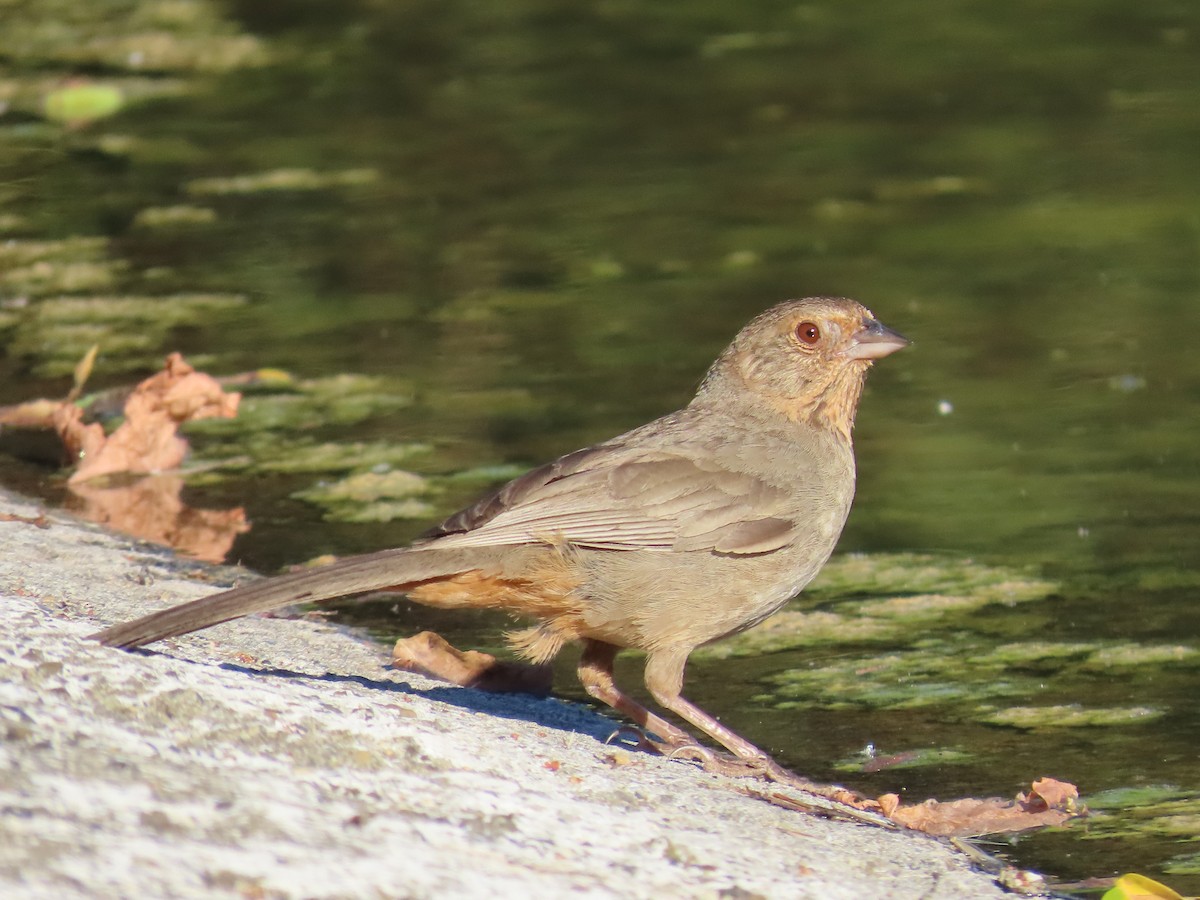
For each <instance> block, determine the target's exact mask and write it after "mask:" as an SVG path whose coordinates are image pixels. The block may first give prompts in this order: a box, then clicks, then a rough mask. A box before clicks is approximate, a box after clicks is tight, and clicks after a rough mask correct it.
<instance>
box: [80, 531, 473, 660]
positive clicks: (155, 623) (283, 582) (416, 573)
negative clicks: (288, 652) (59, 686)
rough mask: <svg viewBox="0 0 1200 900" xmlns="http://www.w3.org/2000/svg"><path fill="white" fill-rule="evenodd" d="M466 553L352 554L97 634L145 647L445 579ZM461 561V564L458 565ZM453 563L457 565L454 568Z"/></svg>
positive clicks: (102, 640)
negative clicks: (258, 617) (296, 607)
mask: <svg viewBox="0 0 1200 900" xmlns="http://www.w3.org/2000/svg"><path fill="white" fill-rule="evenodd" d="M463 556H464V554H463V553H462V551H461V550H460V551H457V552H450V553H447V552H446V551H438V550H433V549H430V550H412V549H408V548H400V549H396V550H382V551H380V552H378V553H368V554H365V555H363V556H352V557H349V558H348V559H343V560H339V561H338V562H335V563H332V564H331V565H328V566H322V567H320V568H317V569H310V570H307V571H304V572H296V573H294V574H290V575H281V576H279V577H276V578H267V579H264V580H262V581H258V582H255V583H254V584H249V585H246V586H245V587H239V588H234V589H233V590H230V591H225V592H224V593H220V594H213V595H211V596H208V597H201V598H200V599H199V600H192V601H191V602H190V603H183V604H180V605H179V606H174V607H171V608H170V609H164V610H162V611H161V612H156V613H152V614H151V615H148V616H143V617H142V618H140V619H135V620H134V621H132V622H124V623H122V624H119V625H113V626H112V627H110V628H106V629H104V630H103V631H100V632H97V633H96V634H93V635H91V639H92V640H96V641H99V642H100V643H102V644H105V645H107V646H109V647H130V648H132V647H142V646H145V645H146V644H151V643H153V642H154V641H158V640H162V639H163V638H169V637H178V636H179V635H181V634H188V633H189V632H192V631H199V630H200V629H201V628H208V627H209V626H210V625H218V624H220V623H221V622H228V621H229V620H230V619H236V618H239V617H240V616H246V615H250V614H251V613H256V612H266V611H268V610H271V609H278V608H279V607H281V606H288V605H290V604H292V603H302V602H314V603H315V602H317V601H320V600H330V599H332V598H334V597H344V596H347V595H349V594H361V593H364V592H366V591H378V590H383V589H384V588H391V587H398V586H401V585H412V584H418V583H420V582H422V581H425V580H428V579H432V578H438V577H444V576H446V575H448V574H451V573H452V572H454V571H457V570H458V569H460V568H461V564H462V563H463V562H464V559H463ZM453 563H458V565H453ZM448 564H451V566H450V568H449V569H448Z"/></svg>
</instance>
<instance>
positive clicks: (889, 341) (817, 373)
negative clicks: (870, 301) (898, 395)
mask: <svg viewBox="0 0 1200 900" xmlns="http://www.w3.org/2000/svg"><path fill="white" fill-rule="evenodd" d="M907 343H908V341H907V340H906V339H905V338H903V337H901V336H900V335H899V334H897V333H896V332H894V331H892V330H891V329H890V328H887V327H885V326H884V325H883V324H882V323H880V322H879V321H878V320H877V319H876V318H875V316H874V314H873V313H872V312H871V311H870V310H869V309H867V308H866V307H865V306H863V305H862V304H860V303H857V302H856V301H854V300H850V299H847V298H845V297H807V298H805V299H803V300H789V301H787V302H785V303H780V304H778V305H777V306H773V307H772V308H771V309H769V310H767V311H766V312H764V313H763V314H762V315H760V316H758V317H757V318H756V319H754V321H752V322H751V323H750V324H749V325H747V326H746V327H745V328H743V329H742V330H741V331H740V332H738V335H737V337H735V338H734V339H733V343H732V344H730V345H729V347H727V348H726V350H725V352H724V353H722V354H721V356H720V358H718V359H717V361H716V362H715V363H713V366H712V368H711V369H709V372H708V375H707V376H706V377H705V379H704V382H703V384H702V385H701V386H700V391H699V393H698V394H697V397H696V401H694V402H703V403H709V402H713V403H718V404H726V403H733V402H737V401H749V402H750V403H752V404H754V405H758V406H760V407H762V408H764V409H770V410H774V411H776V412H780V413H782V414H784V415H785V416H787V417H788V418H789V419H793V420H795V421H806V422H809V423H811V424H813V425H816V426H818V427H824V428H831V429H833V430H835V431H837V432H839V433H841V434H843V435H844V436H845V437H846V438H847V439H849V437H850V430H851V429H852V428H853V426H854V414H855V411H856V410H857V407H858V398H859V395H860V394H861V393H862V387H863V381H864V379H865V378H866V374H867V369H868V368H870V366H871V363H872V362H874V361H875V360H876V359H880V358H882V357H884V356H887V355H888V354H890V353H894V352H895V351H897V350H899V349H900V348H901V347H904V346H905V345H906V344H907Z"/></svg>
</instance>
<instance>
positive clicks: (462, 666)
mask: <svg viewBox="0 0 1200 900" xmlns="http://www.w3.org/2000/svg"><path fill="white" fill-rule="evenodd" d="M392 665H393V666H395V667H396V668H397V669H404V670H405V671H407V672H419V673H421V674H423V675H431V676H432V677H434V678H440V679H441V680H443V681H449V682H450V683H451V684H457V685H461V686H463V687H473V688H479V689H480V690H484V691H491V692H493V693H525V694H539V695H544V694H548V693H550V687H551V681H552V678H553V671H552V669H551V668H550V667H549V666H545V665H542V666H532V665H528V664H524V663H515V662H505V661H502V660H498V659H496V657H494V656H492V655H491V654H490V653H481V652H479V651H478V650H466V651H463V650H459V649H457V648H455V647H453V646H451V645H450V644H449V643H448V642H447V641H446V640H445V638H443V637H441V636H440V635H437V634H434V633H433V632H432V631H422V632H421V633H420V634H415V635H413V636H412V637H410V638H402V639H400V640H398V641H397V642H396V646H395V648H394V649H393V650H392Z"/></svg>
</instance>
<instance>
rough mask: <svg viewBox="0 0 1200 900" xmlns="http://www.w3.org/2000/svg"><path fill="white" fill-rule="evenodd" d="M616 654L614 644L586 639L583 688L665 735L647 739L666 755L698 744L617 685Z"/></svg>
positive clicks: (581, 669) (581, 675)
mask: <svg viewBox="0 0 1200 900" xmlns="http://www.w3.org/2000/svg"><path fill="white" fill-rule="evenodd" d="M616 656H617V648H616V647H614V646H613V645H612V644H606V643H604V642H603V641H597V640H585V641H584V643H583V655H582V656H581V657H580V659H579V669H578V673H579V680H580V682H582V684H583V689H584V690H585V691H587V692H588V694H590V695H591V696H592V697H595V698H596V699H597V700H599V701H600V702H601V703H604V704H606V705H608V706H610V707H612V708H613V709H615V710H616V711H617V712H619V713H622V714H623V715H626V716H628V717H629V718H631V719H633V721H634V722H636V723H637V724H638V725H639V726H641V727H642V728H645V729H647V730H648V731H651V732H653V733H654V734H657V735H658V736H659V737H660V738H662V740H663V743H661V744H660V743H657V742H655V741H649V740H648V741H647V743H648V744H650V746H651V748H652V749H655V750H657V751H659V752H660V753H663V754H664V755H665V754H667V753H669V752H671V751H672V750H674V749H676V748H678V747H682V746H688V745H695V743H696V742H695V740H694V739H693V738H692V736H691V735H690V734H688V733H687V732H686V731H684V730H683V729H682V728H677V727H676V726H674V725H672V724H671V723H670V722H668V721H667V720H666V719H664V718H662V717H661V716H656V715H655V714H654V713H652V712H650V710H648V709H646V707H644V706H642V705H641V704H640V703H638V702H637V701H636V700H634V699H633V698H632V697H630V696H629V695H628V694H626V693H625V692H624V691H622V690H621V689H620V688H618V687H617V685H616V682H615V681H613V661H614V660H615V659H616Z"/></svg>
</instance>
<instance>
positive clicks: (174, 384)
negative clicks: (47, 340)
mask: <svg viewBox="0 0 1200 900" xmlns="http://www.w3.org/2000/svg"><path fill="white" fill-rule="evenodd" d="M240 400H241V395H240V394H227V393H225V392H224V391H223V390H222V389H221V386H220V384H218V383H217V380H216V379H215V378H213V377H211V376H209V375H205V374H203V373H202V372H197V371H196V370H195V369H193V368H192V367H191V366H190V365H188V364H187V362H185V361H184V359H183V357H182V356H181V355H180V354H178V353H172V354H171V355H170V356H169V357H168V358H167V362H166V366H165V368H164V369H163V371H161V372H159V373H157V374H155V375H152V376H151V377H150V378H147V379H146V380H145V381H143V382H142V383H141V384H139V385H138V386H137V387H136V388H135V389H134V391H133V393H132V394H130V395H129V398H128V399H127V400H126V401H125V421H124V422H123V423H122V424H121V426H120V427H119V428H117V430H116V431H114V432H113V433H112V435H110V436H108V437H107V438H106V437H105V436H104V431H103V429H102V428H101V427H100V426H99V425H94V424H93V425H85V424H83V414H82V411H81V410H79V409H78V407H76V406H74V404H64V405H63V406H61V407H60V408H59V409H58V410H57V411H56V412H55V415H54V426H55V429H56V430H57V431H58V433H59V436H60V437H61V438H62V441H63V444H64V445H65V446H66V448H67V451H68V453H70V455H71V456H72V458H74V459H77V460H79V466H78V468H77V469H76V470H75V472H74V474H72V475H71V477H70V479H68V483H69V484H79V483H80V482H84V481H89V480H91V479H93V478H98V477H100V476H101V475H111V474H114V473H117V472H160V471H163V470H166V469H174V468H176V467H177V466H178V465H179V464H180V463H181V462H183V458H184V456H185V455H186V453H187V448H188V445H187V441H185V440H184V439H183V438H182V437H180V436H179V434H178V430H179V425H180V424H181V423H183V422H186V421H188V420H189V419H207V418H213V417H221V418H232V417H233V416H235V415H237V408H238V403H239V402H240Z"/></svg>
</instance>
